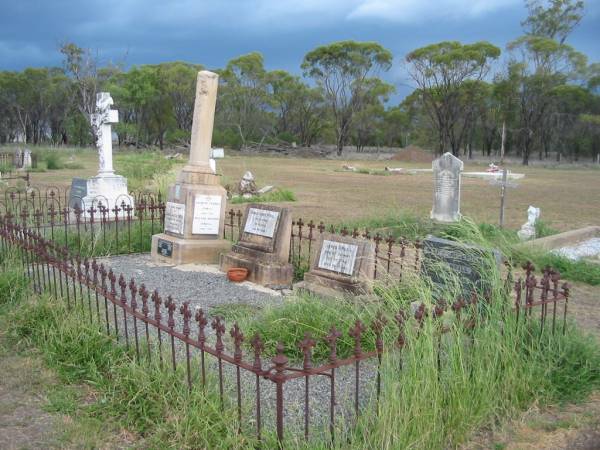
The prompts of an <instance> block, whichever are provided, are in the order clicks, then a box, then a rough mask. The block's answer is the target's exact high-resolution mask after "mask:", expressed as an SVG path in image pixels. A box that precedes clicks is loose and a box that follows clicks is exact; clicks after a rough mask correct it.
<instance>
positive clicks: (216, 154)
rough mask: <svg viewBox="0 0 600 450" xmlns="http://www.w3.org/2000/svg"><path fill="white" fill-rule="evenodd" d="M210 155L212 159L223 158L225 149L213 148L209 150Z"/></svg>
mask: <svg viewBox="0 0 600 450" xmlns="http://www.w3.org/2000/svg"><path fill="white" fill-rule="evenodd" d="M210 157H211V158H213V159H221V158H225V149H222V148H213V149H212V150H211V152H210Z"/></svg>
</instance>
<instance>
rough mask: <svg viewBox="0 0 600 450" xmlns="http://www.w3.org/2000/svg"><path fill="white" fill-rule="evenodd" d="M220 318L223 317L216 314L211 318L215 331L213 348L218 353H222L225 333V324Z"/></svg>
mask: <svg viewBox="0 0 600 450" xmlns="http://www.w3.org/2000/svg"><path fill="white" fill-rule="evenodd" d="M222 320H223V319H222V318H221V317H220V316H217V317H215V318H214V319H213V321H212V324H211V327H212V329H213V330H215V333H216V334H217V344H216V346H215V349H216V350H217V352H218V353H222V352H223V350H224V349H225V346H224V345H223V333H225V324H224V323H223V322H222Z"/></svg>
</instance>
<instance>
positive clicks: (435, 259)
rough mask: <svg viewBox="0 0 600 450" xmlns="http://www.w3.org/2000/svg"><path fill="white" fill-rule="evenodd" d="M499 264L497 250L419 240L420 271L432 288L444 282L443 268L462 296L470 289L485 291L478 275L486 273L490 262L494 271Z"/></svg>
mask: <svg viewBox="0 0 600 450" xmlns="http://www.w3.org/2000/svg"><path fill="white" fill-rule="evenodd" d="M501 260H502V254H501V253H500V252H499V251H498V250H491V249H487V248H483V247H478V246H475V245H465V244H463V243H460V242H455V241H450V240H448V239H441V238H437V237H433V236H429V237H427V238H426V239H424V240H423V260H422V266H421V270H422V272H423V273H424V274H425V275H426V276H428V277H429V278H430V279H431V281H432V282H433V283H434V284H436V285H438V286H441V287H443V286H444V285H445V283H446V281H447V279H445V277H444V269H443V267H444V266H447V268H448V269H450V271H452V272H454V274H455V275H456V277H457V278H458V281H459V283H460V285H461V288H462V290H463V292H464V294H466V295H469V294H470V293H471V291H472V290H473V289H482V288H484V287H485V284H486V280H484V279H483V277H482V273H486V272H487V271H489V270H490V268H491V267H490V263H491V262H492V261H494V262H495V265H496V267H498V265H499V264H500V262H501Z"/></svg>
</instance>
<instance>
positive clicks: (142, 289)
mask: <svg viewBox="0 0 600 450" xmlns="http://www.w3.org/2000/svg"><path fill="white" fill-rule="evenodd" d="M140 296H141V297H142V313H143V314H144V317H148V313H149V312H150V310H149V309H148V297H149V296H150V292H148V290H147V289H146V285H145V284H144V283H142V285H141V286H140Z"/></svg>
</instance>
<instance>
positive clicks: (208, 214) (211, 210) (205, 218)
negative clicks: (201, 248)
mask: <svg viewBox="0 0 600 450" xmlns="http://www.w3.org/2000/svg"><path fill="white" fill-rule="evenodd" d="M221 199H222V197H221V196H220V195H196V197H195V199H194V219H193V222H192V234H219V224H220V221H221Z"/></svg>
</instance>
